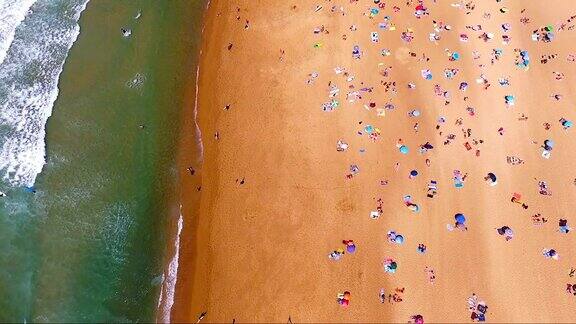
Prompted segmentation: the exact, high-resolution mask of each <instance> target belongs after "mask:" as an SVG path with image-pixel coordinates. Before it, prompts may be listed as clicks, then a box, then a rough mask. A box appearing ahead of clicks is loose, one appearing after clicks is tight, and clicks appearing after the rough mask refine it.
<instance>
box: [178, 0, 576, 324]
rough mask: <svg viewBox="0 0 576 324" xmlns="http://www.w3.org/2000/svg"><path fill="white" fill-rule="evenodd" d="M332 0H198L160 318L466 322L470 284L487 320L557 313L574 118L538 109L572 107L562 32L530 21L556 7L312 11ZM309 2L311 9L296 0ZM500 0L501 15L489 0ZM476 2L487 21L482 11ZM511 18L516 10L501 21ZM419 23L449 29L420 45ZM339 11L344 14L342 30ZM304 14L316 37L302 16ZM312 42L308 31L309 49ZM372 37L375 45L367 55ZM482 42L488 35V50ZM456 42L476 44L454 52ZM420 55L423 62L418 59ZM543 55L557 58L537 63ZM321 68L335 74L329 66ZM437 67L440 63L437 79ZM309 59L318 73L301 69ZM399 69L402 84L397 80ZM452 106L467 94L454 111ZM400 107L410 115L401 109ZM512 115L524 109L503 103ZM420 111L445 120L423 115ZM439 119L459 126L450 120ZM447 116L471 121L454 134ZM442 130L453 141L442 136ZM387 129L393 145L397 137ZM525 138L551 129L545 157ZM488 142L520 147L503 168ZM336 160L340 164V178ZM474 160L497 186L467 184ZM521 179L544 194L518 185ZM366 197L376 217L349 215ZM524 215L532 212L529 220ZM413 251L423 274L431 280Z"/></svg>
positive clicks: (558, 14)
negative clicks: (506, 39) (202, 6)
mask: <svg viewBox="0 0 576 324" xmlns="http://www.w3.org/2000/svg"><path fill="white" fill-rule="evenodd" d="M455 2H456V1H454V3H455ZM333 3H334V2H333V1H320V0H315V1H299V3H298V4H297V5H296V6H297V7H296V8H295V9H293V8H292V6H293V4H292V3H286V2H282V3H278V2H277V1H272V0H261V1H240V0H238V1H230V2H226V1H214V0H213V1H212V4H211V6H210V9H209V10H208V13H207V18H206V20H205V23H206V30H205V32H204V34H203V38H204V40H203V44H202V54H201V57H200V76H199V116H198V120H199V123H200V127H201V129H202V133H203V142H204V148H205V151H204V166H203V170H202V174H201V177H202V179H201V181H202V190H201V196H200V212H199V216H198V217H196V216H194V215H192V213H191V212H188V211H190V210H193V208H192V207H191V206H193V201H192V200H190V199H194V198H190V199H189V200H188V201H186V203H185V216H186V222H185V224H186V225H185V228H184V232H183V236H184V237H185V238H184V239H183V240H184V244H183V246H182V251H181V253H182V260H183V261H182V262H181V268H180V272H179V283H178V290H177V295H176V305H175V306H176V307H175V309H174V312H173V321H175V322H179V321H195V320H196V319H197V318H198V315H199V314H200V313H201V312H202V311H207V312H208V315H207V316H206V318H205V321H207V322H228V321H230V322H231V321H232V320H233V319H235V320H236V321H239V322H284V321H287V320H288V318H289V317H290V318H291V320H292V321H294V322H327V321H336V322H358V321H371V322H376V321H394V322H406V321H408V320H409V319H410V316H411V315H414V314H421V315H423V316H424V319H425V321H426V322H440V321H442V322H446V321H448V322H463V321H469V320H470V312H468V309H467V304H466V298H467V297H469V296H470V295H471V294H472V293H476V294H478V295H479V297H480V298H481V299H482V300H485V301H486V303H487V304H488V306H489V309H488V312H487V316H486V317H487V319H488V321H492V322H494V321H495V322H508V321H514V322H526V321H531V322H561V321H562V322H567V321H571V320H573V318H574V317H573V315H572V311H571V310H572V309H573V308H574V304H575V303H576V297H575V296H573V295H570V294H567V293H566V292H565V287H566V283H568V282H574V283H576V279H575V278H570V277H569V276H568V273H569V271H570V268H571V266H576V260H575V256H576V255H575V253H574V252H573V250H571V249H570V247H571V246H574V243H575V240H574V237H573V233H572V232H570V233H568V234H561V233H559V232H558V226H557V224H558V219H559V218H564V219H567V220H568V223H569V224H571V223H572V222H573V217H572V216H571V215H570V210H572V209H574V206H575V204H574V201H573V200H572V197H574V194H575V190H576V186H574V184H573V181H574V177H575V175H574V172H573V171H572V168H573V158H574V153H573V152H574V149H575V148H576V144H574V141H572V140H571V139H572V136H573V135H572V134H573V131H574V130H572V129H570V130H563V129H562V127H561V126H560V124H559V122H558V120H559V119H560V118H561V117H564V118H567V119H570V120H572V119H573V118H576V116H574V113H573V112H572V111H571V107H572V106H573V105H574V100H573V99H572V97H571V93H572V90H573V89H572V87H571V84H573V83H572V79H573V78H574V72H576V71H575V67H576V64H575V63H571V62H568V61H567V60H566V57H567V55H568V54H569V53H570V44H571V43H572V42H573V41H574V35H575V34H574V31H571V30H567V31H560V32H557V33H556V39H555V40H554V41H553V42H551V43H543V42H533V41H532V40H531V39H530V35H531V32H532V30H534V29H537V28H539V27H542V26H545V25H547V24H550V23H553V24H556V23H557V22H559V21H561V20H564V19H566V18H568V17H569V16H570V15H572V14H574V13H575V12H576V8H575V9H574V10H573V9H572V8H570V7H571V5H570V3H568V2H562V1H552V2H551V3H547V4H544V2H530V3H520V2H519V1H515V2H513V1H504V2H501V3H497V2H495V1H485V2H479V1H477V3H476V8H475V9H474V10H473V11H471V13H470V14H466V13H465V12H466V10H460V9H457V8H454V7H452V6H451V5H450V4H451V3H452V2H450V1H438V3H434V2H432V1H426V3H425V4H426V6H428V8H429V11H430V15H429V16H426V17H423V18H421V19H416V18H415V17H414V7H415V6H416V3H413V4H411V5H410V6H406V2H405V1H387V2H386V8H385V9H384V10H383V11H381V12H380V13H379V14H378V15H377V16H375V17H374V18H373V19H370V18H368V17H367V16H366V15H365V13H369V9H370V8H371V7H374V4H373V2H372V1H367V0H366V1H364V0H361V1H359V2H356V3H349V1H341V2H340V3H337V5H338V7H340V6H343V8H344V11H345V15H342V14H341V13H339V12H335V13H334V12H331V10H330V8H331V6H332V5H333ZM521 4H522V6H521ZM316 5H322V6H323V9H321V10H319V11H317V12H316V11H315V7H316ZM395 5H397V6H398V7H399V8H400V10H399V11H398V12H394V9H393V7H394V6H395ZM504 6H506V7H507V8H508V9H509V12H507V13H500V12H499V9H500V8H502V7H504ZM237 8H240V11H238V9H237ZM522 9H526V10H525V12H524V13H521V10H522ZM485 12H488V13H490V14H491V17H490V18H489V19H487V18H483V14H484V13H485ZM385 15H390V16H391V17H392V20H391V22H392V23H393V24H395V25H396V30H395V31H390V30H382V29H379V27H378V23H379V22H382V21H383V17H384V16H385ZM237 16H240V19H239V20H238V19H237ZM521 17H529V18H530V23H529V24H526V25H524V24H522V23H520V18H521ZM246 20H249V28H247V29H246V28H245V24H246ZM433 20H436V21H437V22H438V21H443V22H445V23H447V24H449V25H451V26H452V29H451V30H449V31H448V30H446V31H443V32H442V33H441V34H440V35H441V36H442V39H441V40H440V41H438V44H434V43H433V42H431V41H429V39H428V34H429V33H431V32H434V31H433V29H434V26H433V22H432V21H433ZM505 22H509V23H510V24H511V25H512V29H511V31H510V32H508V33H507V35H510V36H511V37H512V40H511V42H510V44H508V45H504V44H502V41H501V38H500V37H501V34H503V33H502V32H501V28H500V25H501V24H503V23H505ZM353 24H355V25H357V30H356V31H351V30H350V29H349V27H350V26H351V25H353ZM475 24H481V25H482V28H483V31H486V32H492V33H494V34H495V37H494V39H492V40H491V41H488V42H484V41H482V40H481V39H478V38H477V36H478V35H480V34H481V33H482V32H478V31H472V30H470V29H466V28H465V26H466V25H475ZM321 25H324V26H325V27H326V28H327V29H328V30H329V34H323V33H321V34H314V33H313V32H312V31H313V29H314V28H315V27H318V26H321ZM406 28H412V29H413V30H414V36H415V38H414V40H413V41H412V42H410V43H406V42H404V41H403V40H402V39H401V38H400V34H401V32H402V31H405V30H406ZM373 31H378V33H379V35H380V41H379V43H377V44H373V43H372V42H371V40H370V33H371V32H373ZM461 33H466V34H468V36H469V41H468V42H461V41H460V40H459V37H458V35H459V34H461ZM344 34H346V40H344V39H343V35H344ZM316 43H321V46H320V47H319V48H315V47H314V44H316ZM230 44H231V45H232V47H231V49H228V47H229V45H230ZM356 44H357V45H360V47H361V49H362V51H363V56H362V58H361V59H360V60H355V59H353V58H352V47H353V46H354V45H356ZM385 48H387V49H389V50H390V51H391V55H390V56H387V57H385V56H382V55H381V54H380V52H381V50H382V49H385ZM446 48H447V49H449V50H450V51H457V52H459V53H460V55H461V58H460V60H459V61H456V62H451V61H449V60H448V56H447V54H446V52H445V49H446ZM494 48H501V49H503V50H504V52H503V55H502V57H501V58H500V59H499V60H497V61H495V63H494V64H491V62H490V59H491V57H492V56H491V55H492V54H491V53H492V50H493V49H494ZM515 48H520V49H523V50H528V52H529V53H530V57H531V63H530V69H529V70H528V71H524V70H522V69H519V68H518V67H516V66H515V64H514V60H515V53H514V49H515ZM282 50H283V51H284V53H285V54H284V55H282V54H281V53H282ZM473 51H478V52H479V53H480V54H481V57H480V58H479V59H473V58H472V56H473V54H472V52H473ZM410 52H414V53H416V57H412V56H411V55H410V54H409V53H410ZM422 53H425V55H426V56H427V57H429V58H430V60H429V61H428V62H426V61H425V60H420V58H421V57H422V56H421V55H422ZM543 54H558V55H557V57H556V58H555V59H551V60H550V62H549V63H547V64H541V63H540V55H543ZM281 57H282V59H281ZM380 63H382V64H381V65H379V64H380ZM480 64H484V65H485V66H484V67H483V68H482V67H479V65H480ZM336 67H344V68H346V70H347V71H349V73H350V75H353V76H354V77H355V79H354V80H353V81H351V82H347V81H346V79H345V77H343V76H342V75H337V74H336V73H335V72H334V68H336ZM385 67H391V68H390V69H389V73H388V76H383V75H382V74H381V73H380V72H381V71H383V70H384V68H385ZM445 68H457V69H459V72H458V74H457V75H456V77H454V78H453V79H452V80H448V79H447V78H445V77H444V76H443V70H444V69H445ZM422 69H431V70H432V73H433V79H432V80H424V79H423V78H422V76H421V75H420V73H421V70H422ZM552 71H560V72H563V73H564V74H565V77H564V79H563V80H562V81H557V80H555V79H554V75H553V73H552ZM312 72H317V73H318V74H319V76H318V77H317V78H316V79H315V81H314V82H313V84H307V83H306V80H307V79H309V76H308V74H310V73H312ZM482 73H483V74H485V75H486V77H487V78H488V80H489V82H490V84H491V86H490V87H489V88H488V89H487V90H484V87H483V85H482V84H477V83H476V81H475V80H476V79H477V78H479V77H480V75H481V74H482ZM500 77H508V79H509V80H510V83H511V85H510V86H509V87H501V86H500V85H499V84H498V78H500ZM393 81H394V82H396V89H397V91H396V92H393V91H391V90H389V91H388V92H386V91H385V86H384V85H382V83H381V82H393ZM462 81H466V82H468V84H469V86H468V89H467V90H466V91H465V92H462V91H459V90H458V85H459V84H460V82H462ZM329 82H331V84H336V85H337V86H338V87H339V89H340V94H339V95H338V97H336V99H338V100H339V101H340V106H339V107H338V108H337V109H336V110H334V111H331V112H325V111H322V108H321V105H322V103H324V102H326V101H329V100H330V98H328V91H329V89H328V84H329ZM361 82H363V83H361ZM409 82H412V83H414V84H415V85H416V88H415V89H408V87H407V84H408V83H409ZM350 84H353V85H354V86H355V89H349V88H348V86H349V85H350ZM435 84H439V85H440V86H441V87H442V88H443V89H445V90H447V91H449V92H450V93H451V96H450V99H449V100H450V104H448V105H445V103H444V101H445V99H444V98H441V97H438V96H436V95H435V94H434V85H435ZM372 86H373V87H374V89H373V92H371V93H364V94H363V98H362V99H361V100H357V101H356V102H355V103H349V102H347V100H346V93H347V92H349V91H352V90H358V89H360V88H362V87H372ZM553 93H560V94H562V95H563V98H562V100H560V101H556V100H552V99H551V98H550V97H549V96H550V95H551V94H553ZM508 94H512V95H514V96H515V99H516V104H515V105H514V106H513V107H506V105H505V103H504V96H505V95H508ZM465 96H466V97H468V98H467V100H466V101H464V97H465ZM369 102H375V103H376V106H377V107H383V106H384V105H385V104H387V103H392V104H394V105H395V107H396V108H395V109H394V110H388V111H386V114H385V116H377V112H376V109H370V110H367V109H365V108H364V105H368V103H369ZM227 105H229V109H225V107H226V106H227ZM467 107H473V108H474V110H475V114H474V116H471V115H469V114H468V112H467V110H466V108H467ZM412 109H419V110H420V111H421V115H420V116H419V117H418V118H411V117H409V116H408V114H407V113H408V112H409V111H411V110H412ZM522 114H525V115H526V116H528V119H527V120H519V117H520V116H521V115H522ZM440 116H443V117H445V119H446V122H445V123H444V124H442V125H441V126H440V129H438V130H437V129H436V125H437V124H438V122H437V121H438V118H439V117H440ZM458 118H462V125H456V124H455V121H456V120H457V119H458ZM360 122H361V124H360ZM415 122H418V123H419V129H418V132H417V133H416V132H415V131H414V129H413V125H414V123H415ZM544 122H549V123H550V124H551V125H552V126H551V129H550V130H545V129H544V127H543V126H542V124H543V123H544ZM366 125H373V126H374V127H377V128H379V129H380V130H381V134H380V136H379V137H378V139H377V140H375V141H372V140H370V139H369V138H368V136H367V134H366V133H365V132H364V127H365V126H366ZM188 126H190V125H188ZM499 127H504V129H505V133H504V135H499V134H498V131H497V130H498V128H499ZM462 128H463V129H467V128H470V129H471V130H472V134H471V136H470V137H469V138H465V137H464V136H463V132H462ZM357 132H361V133H362V134H363V135H358V133H357ZM439 132H442V135H439ZM216 133H218V139H216V136H215V134H216ZM448 134H454V135H455V139H454V140H452V142H451V143H450V144H449V145H444V144H443V142H444V141H445V139H446V135H448ZM399 138H402V140H403V141H404V143H405V144H406V145H407V146H408V147H409V148H410V152H409V154H407V155H402V154H401V153H400V152H399V151H398V149H397V147H396V146H395V144H396V142H397V140H398V139H399ZM340 139H342V140H345V141H346V142H347V143H348V144H350V148H349V149H348V150H347V151H346V152H337V151H336V142H337V141H338V140H340ZM474 139H476V140H480V139H481V140H483V143H482V144H478V145H473V149H472V150H470V151H467V150H466V149H465V147H464V143H465V142H469V143H472V142H473V140H474ZM545 139H553V140H554V141H555V147H554V150H553V151H552V156H551V158H550V159H544V158H542V157H541V156H540V154H541V152H542V150H541V149H540V148H539V146H540V145H542V142H543V141H544V140H545ZM427 141H428V142H430V143H431V144H432V145H433V146H434V149H432V150H431V151H429V152H428V153H426V154H420V153H419V152H418V146H419V145H421V144H423V143H425V142H427ZM533 141H534V142H536V143H534V142H533ZM361 150H363V152H362V151H361ZM476 150H479V151H480V155H479V156H476V155H475V154H474V152H475V151H476ZM507 156H517V157H520V158H521V159H523V160H525V163H524V164H521V165H510V164H508V163H507V162H506V157H507ZM427 158H428V159H430V162H431V163H430V166H429V167H428V166H426V163H425V159H427ZM397 162H398V163H399V167H398V168H395V164H396V163H397ZM353 164H355V165H358V167H359V168H360V172H359V174H358V175H356V176H354V177H353V178H352V179H347V178H346V174H348V173H349V166H350V165H353ZM412 169H416V170H418V172H419V175H418V177H416V178H415V179H409V178H408V174H409V172H410V170H412ZM454 170H461V171H462V173H467V174H468V177H467V179H466V181H465V185H464V187H463V188H461V189H456V188H455V187H454V185H453V180H452V177H453V175H452V174H453V171H454ZM183 172H184V171H183ZM488 172H493V173H495V174H496V175H497V176H498V185H496V186H494V187H491V186H488V185H487V184H486V183H485V182H484V180H483V177H484V176H485V175H486V174H487V173H488ZM242 180H243V181H242ZM381 180H388V184H387V185H381V183H380V181H381ZM430 180H436V181H438V194H437V195H436V196H435V197H434V198H432V199H431V198H427V197H426V193H427V192H426V186H427V184H428V182H429V181H430ZM540 180H544V181H546V182H547V184H548V186H549V187H550V189H551V191H552V193H553V194H552V196H543V195H540V194H539V193H538V185H537V184H538V181H540ZM193 181H198V179H196V180H193ZM184 184H185V185H186V186H187V187H186V190H188V194H187V197H198V195H197V190H196V183H192V182H185V183H184ZM514 192H519V193H522V195H523V199H522V200H523V201H525V202H526V203H527V204H528V205H529V208H528V209H523V208H522V207H521V206H520V205H519V204H514V203H512V202H510V198H511V197H512V194H513V193H514ZM404 195H411V196H412V197H413V199H414V201H415V202H416V203H417V204H419V206H420V212H419V213H412V212H411V211H410V210H408V209H407V208H406V206H405V205H404V203H403V201H402V197H403V196H404ZM379 198H381V199H382V201H383V214H382V215H381V217H380V218H379V219H378V220H372V219H370V217H369V214H370V211H373V210H376V206H377V201H376V200H377V199H379ZM456 213H464V214H465V215H466V217H467V219H468V222H467V224H466V225H467V227H468V230H467V231H458V230H455V231H452V232H450V231H448V230H447V228H446V225H447V224H449V223H453V217H454V214H456ZM537 213H541V214H542V216H544V217H546V218H548V223H546V224H543V225H541V226H535V225H533V222H532V219H531V217H532V215H534V214H537ZM504 225H506V226H509V227H511V228H512V229H513V230H514V232H515V236H514V239H512V240H511V241H508V242H507V241H505V240H504V238H503V237H502V236H499V235H498V234H497V232H496V228H498V227H501V226H504ZM389 230H396V231H397V232H400V233H402V234H403V235H404V237H405V239H406V240H405V242H404V244H403V245H400V246H398V245H393V244H392V243H389V242H388V240H387V237H386V233H387V232H388V231H389ZM343 239H352V240H354V241H355V243H356V245H357V252H356V253H354V254H346V255H344V256H343V258H342V260H340V261H332V260H329V259H328V257H327V256H328V254H329V253H330V252H331V251H333V250H335V249H337V248H339V247H342V244H341V241H342V240H343ZM419 243H423V244H425V245H426V246H427V252H426V254H424V255H422V254H419V253H417V251H416V247H417V246H418V244H419ZM544 248H554V249H556V250H557V251H558V252H559V254H560V259H559V260H558V261H555V260H550V259H546V258H544V256H543V255H542V249H544ZM386 257H393V258H394V259H396V261H397V262H398V264H399V266H398V271H397V272H396V273H394V274H390V273H386V272H384V270H383V267H382V261H383V260H384V259H385V258H386ZM427 266H428V267H431V268H433V269H434V271H435V274H436V277H437V278H436V281H435V282H434V284H431V283H430V282H429V281H428V277H427V274H426V272H425V268H426V267H427ZM396 287H398V288H400V287H405V292H404V295H403V301H402V302H401V303H388V302H386V303H384V304H381V303H380V300H379V296H378V295H379V291H380V289H381V288H384V289H385V291H386V292H387V293H389V292H392V291H393V290H394V288H396ZM344 291H350V292H351V295H352V298H351V302H350V306H349V307H348V308H347V309H344V308H342V307H341V306H340V305H338V304H337V302H336V296H337V294H338V293H339V292H344Z"/></svg>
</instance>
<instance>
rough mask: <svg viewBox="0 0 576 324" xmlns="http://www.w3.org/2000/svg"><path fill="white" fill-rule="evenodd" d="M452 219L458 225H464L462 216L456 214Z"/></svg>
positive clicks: (464, 221) (464, 218) (464, 220)
mask: <svg viewBox="0 0 576 324" xmlns="http://www.w3.org/2000/svg"><path fill="white" fill-rule="evenodd" d="M454 218H455V219H456V222H457V223H459V224H464V223H466V217H464V215H463V214H456V215H454Z"/></svg>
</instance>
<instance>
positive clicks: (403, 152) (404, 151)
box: [399, 145, 408, 154]
mask: <svg viewBox="0 0 576 324" xmlns="http://www.w3.org/2000/svg"><path fill="white" fill-rule="evenodd" d="M399 150H400V153H402V154H408V146H406V145H402V146H400V148H399Z"/></svg>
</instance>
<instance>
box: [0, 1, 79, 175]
mask: <svg viewBox="0 0 576 324" xmlns="http://www.w3.org/2000/svg"><path fill="white" fill-rule="evenodd" d="M0 1H1V0H0ZM88 1H89V0H73V1H70V2H68V3H66V4H65V5H63V4H62V3H60V2H58V1H48V0H38V1H36V2H35V3H34V4H33V5H32V7H31V9H29V10H28V14H27V15H26V16H25V18H24V19H23V20H22V21H21V23H20V24H19V25H18V27H17V28H16V31H15V33H14V38H13V41H12V42H11V44H10V47H9V49H8V51H7V52H6V56H5V58H4V60H3V62H2V63H1V64H0V128H1V129H2V136H0V171H2V173H3V174H2V177H3V179H4V180H6V181H7V182H8V183H9V184H11V185H13V186H32V185H34V182H35V181H36V177H37V176H38V174H39V173H40V172H42V168H43V167H44V164H45V155H46V146H45V137H46V122H47V121H48V118H49V117H50V116H51V115H52V108H53V106H54V102H55V101H56V98H57V97H58V92H59V89H58V82H59V79H60V74H61V73H62V70H63V69H64V63H65V61H66V59H67V57H68V53H69V51H70V49H71V48H72V45H73V44H74V42H75V41H76V39H77V38H78V35H79V34H80V26H79V25H78V20H79V19H80V15H81V13H82V12H83V11H84V10H85V9H86V5H87V4H88Z"/></svg>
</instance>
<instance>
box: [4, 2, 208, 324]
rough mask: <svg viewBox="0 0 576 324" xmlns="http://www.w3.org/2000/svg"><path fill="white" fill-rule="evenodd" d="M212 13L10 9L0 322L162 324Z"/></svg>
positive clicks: (71, 5) (145, 5)
mask: <svg viewBox="0 0 576 324" xmlns="http://www.w3.org/2000/svg"><path fill="white" fill-rule="evenodd" d="M203 9H204V1H200V0H198V1H196V0H170V1H168V0H166V1H164V0H138V1H123V0H91V1H87V0H0V177H1V178H2V180H1V182H0V190H1V191H2V192H4V193H5V194H6V197H2V198H0V321H28V322H30V321H50V322H52V321H71V322H73V321H131V322H136V321H140V322H141V321H154V320H155V315H156V313H157V305H158V300H159V298H160V290H161V287H162V284H163V283H165V282H166V281H167V279H168V278H166V276H167V273H166V266H165V265H166V263H167V262H168V261H170V258H171V255H170V253H171V251H169V250H167V249H166V247H167V246H171V245H172V244H173V243H172V241H173V240H174V237H173V235H172V232H174V231H173V230H170V226H171V224H176V220H177V219H178V217H179V213H178V200H177V198H176V196H177V195H176V192H177V183H178V178H177V177H178V172H177V166H176V149H177V141H178V131H179V127H180V116H181V113H182V108H183V92H184V91H183V89H184V88H183V87H184V85H185V81H186V80H188V79H189V77H190V74H193V73H195V63H196V61H195V54H196V53H197V51H198V48H197V46H198V44H199V28H200V24H201V21H200V20H201V15H202V10H203ZM122 28H124V29H126V30H130V31H131V34H130V36H128V37H124V36H123V35H122V32H121V29H122ZM188 109H191V107H188ZM168 291H169V289H168ZM169 295H170V294H167V293H164V294H163V296H162V298H170V296H169Z"/></svg>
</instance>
